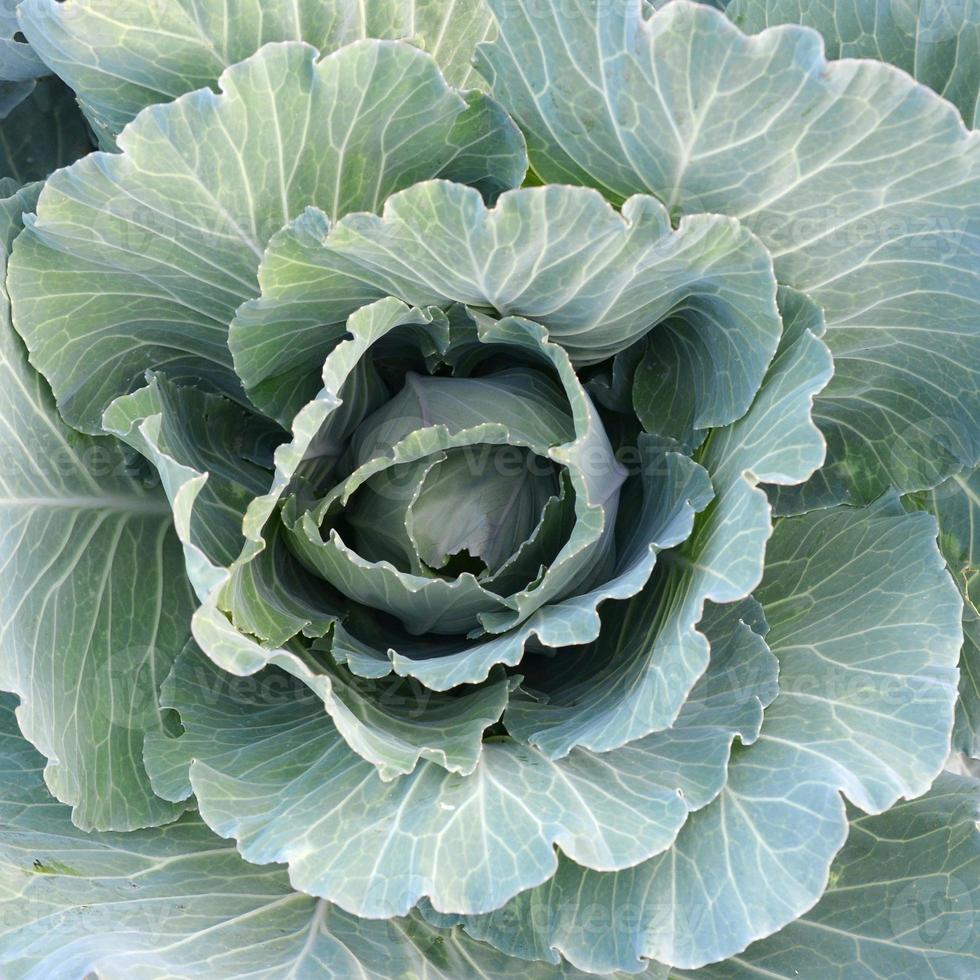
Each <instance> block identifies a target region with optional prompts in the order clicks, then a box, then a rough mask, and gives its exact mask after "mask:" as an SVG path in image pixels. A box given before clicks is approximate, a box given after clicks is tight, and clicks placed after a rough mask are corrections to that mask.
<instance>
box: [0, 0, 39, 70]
mask: <svg viewBox="0 0 980 980" xmlns="http://www.w3.org/2000/svg"><path fill="white" fill-rule="evenodd" d="M19 2H20V0H0V82H26V81H30V80H31V79H32V78H40V77H41V76H42V75H47V74H48V72H49V70H50V69H49V68H48V66H47V65H46V64H45V63H44V62H43V61H41V59H40V58H39V57H38V56H37V54H35V52H34V49H33V48H32V47H31V46H30V45H29V44H28V43H27V42H26V41H25V40H24V38H23V36H21V37H19V38H18V37H17V35H18V33H20V24H18V23H17V4H18V3H19Z"/></svg>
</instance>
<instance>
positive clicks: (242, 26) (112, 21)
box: [20, 0, 493, 138]
mask: <svg viewBox="0 0 980 980" xmlns="http://www.w3.org/2000/svg"><path fill="white" fill-rule="evenodd" d="M20 23H21V27H22V29H23V31H24V34H25V35H26V36H27V38H28V40H29V41H30V42H31V44H32V45H33V46H34V49H35V51H36V52H37V53H38V54H39V55H40V56H41V57H42V58H43V59H44V60H45V61H46V62H47V63H48V65H50V66H51V68H52V69H53V70H54V71H55V72H57V73H58V75H60V76H61V77H62V78H63V79H65V81H66V82H68V84H69V85H71V86H72V88H74V89H75V90H76V91H77V92H78V94H79V96H80V97H81V100H82V104H83V105H84V106H85V109H86V112H87V113H88V114H89V116H90V118H91V119H92V120H93V122H94V123H95V125H96V126H97V128H99V129H100V130H102V131H104V132H105V133H106V135H107V136H108V137H110V138H111V136H112V134H115V133H118V132H119V131H120V130H121V129H122V128H123V127H124V126H125V125H126V123H128V122H129V121H130V120H131V119H133V117H134V116H136V114H137V113H138V112H139V111H140V110H141V109H143V108H145V107H146V106H148V105H152V104H154V103H158V102H169V101H170V100H171V99H175V98H177V97H178V96H180V95H183V94H184V93H185V92H189V91H191V90H192V89H196V88H202V87H204V86H211V87H214V86H215V84H216V83H217V81H218V79H219V78H220V76H221V74H222V72H223V71H225V69H226V68H229V67H231V66H232V65H234V64H236V63H237V62H239V61H243V60H244V59H245V58H248V57H250V56H251V55H253V54H254V53H255V52H256V51H258V50H259V48H261V47H262V46H263V45H264V44H267V43H269V42H272V41H307V42H308V43H310V44H312V45H313V46H314V47H316V48H318V49H320V50H321V51H323V52H327V51H335V50H336V49H337V48H340V47H342V46H343V45H345V44H349V43H350V42H352V41H358V40H362V39H364V38H382V39H389V40H399V39H408V40H412V41H414V42H415V43H417V44H418V45H419V46H421V47H422V48H424V49H425V50H427V51H429V53H430V54H432V55H433V57H434V58H435V60H436V63H437V64H438V65H439V67H440V68H441V69H442V70H443V72H444V73H445V75H446V78H447V79H448V80H449V82H450V84H451V85H454V86H456V87H458V88H473V87H476V86H479V85H482V79H481V78H480V76H479V75H477V74H476V73H475V72H473V71H472V70H471V67H470V62H471V59H472V56H473V48H474V47H475V45H476V44H477V42H479V41H482V40H485V39H486V38H488V37H491V36H492V25H493V20H492V18H491V16H490V13H489V11H488V10H487V8H486V6H485V5H484V3H483V2H482V0H466V2H465V3H461V2H458V0H370V3H364V2H359V0H296V2H291V3H285V2H282V0H274V2H269V0H225V2H223V3H220V4H216V3H213V2H210V0H164V2H152V3H147V2H146V0H113V2H112V5H111V6H109V7H107V6H106V4H105V3H104V2H103V0H71V2H70V3H69V4H68V5H67V6H66V5H65V4H63V3H61V2H59V0H24V2H23V3H21V5H20Z"/></svg>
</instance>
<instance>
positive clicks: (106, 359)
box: [10, 41, 524, 432]
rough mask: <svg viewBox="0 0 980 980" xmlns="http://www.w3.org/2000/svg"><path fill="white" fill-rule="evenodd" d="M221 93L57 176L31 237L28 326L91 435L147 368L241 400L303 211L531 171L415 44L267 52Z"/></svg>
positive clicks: (21, 283) (229, 76)
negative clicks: (436, 182)
mask: <svg viewBox="0 0 980 980" xmlns="http://www.w3.org/2000/svg"><path fill="white" fill-rule="evenodd" d="M220 84H221V88H222V92H221V94H219V95H215V94H214V93H213V92H211V91H210V90H207V89H205V90H201V91H198V92H193V93H189V94H187V95H185V96H184V97H182V98H180V99H179V100H177V101H176V102H173V103H170V104H168V105H162V106H153V107H151V108H149V109H147V110H146V112H144V113H143V114H141V115H140V117H139V119H138V120H136V121H134V122H133V124H132V125H131V126H129V127H128V128H127V129H126V131H125V132H124V133H123V135H121V136H120V139H119V145H120V148H121V149H122V151H123V152H122V153H120V154H93V155H90V156H89V157H88V158H86V159H84V160H81V161H79V162H78V163H77V164H76V165H74V166H73V167H69V168H67V169H65V170H63V171H60V172H58V173H57V174H56V175H54V176H53V177H52V178H51V179H50V180H49V181H48V183H47V185H46V187H45V189H44V192H43V193H42V195H41V198H40V200H39V202H38V213H37V216H36V217H32V218H30V219H29V221H28V227H27V229H26V230H25V232H24V233H23V234H22V235H21V236H20V238H19V239H18V242H17V245H16V248H15V252H14V256H13V258H12V259H11V265H10V289H11V294H12V300H13V305H14V320H15V322H16V324H17V329H18V330H19V331H20V333H21V335H22V336H23V337H24V338H25V340H26V342H27V345H28V347H29V348H30V349H31V351H32V363H34V364H35V365H36V366H37V367H38V369H39V370H40V371H41V372H42V374H44V375H45V376H46V377H47V378H48V380H49V381H50V382H51V385H52V388H53V389H54V391H55V395H56V397H57V398H58V400H59V408H60V410H61V412H62V414H63V415H64V416H65V418H66V419H67V420H68V421H69V422H71V423H72V424H74V425H76V426H79V427H82V428H84V429H85V430H86V431H91V432H95V431H98V425H99V421H100V418H101V414H102V411H103V410H104V408H105V407H106V406H107V405H108V403H109V402H111V401H112V399H113V398H114V397H116V396H117V395H120V394H125V393H126V392H128V391H130V390H132V389H133V388H135V387H137V386H138V385H139V384H140V383H141V381H142V377H143V374H144V372H145V370H146V369H148V368H153V369H159V370H161V371H163V372H164V373H166V374H167V376H168V377H169V378H170V379H171V381H173V382H175V383H177V384H180V383H185V382H186V383H193V384H197V385H198V386H206V387H208V388H210V389H211V390H218V391H221V392H224V393H226V394H228V395H230V396H231V397H233V398H237V399H239V400H244V395H243V393H242V390H241V386H240V382H239V380H238V377H237V376H236V374H235V372H234V370H233V367H232V362H231V355H230V354H229V351H228V347H227V327H228V324H229V323H230V321H231V319H232V316H233V315H234V311H235V309H236V307H237V306H238V305H239V304H240V303H241V302H242V301H243V300H245V299H248V298H250V297H251V296H253V295H254V294H255V292H256V291H257V290H256V270H257V268H258V264H259V261H260V259H261V257H262V252H263V249H264V248H265V245H266V243H267V242H268V240H269V238H270V237H271V236H272V235H273V233H274V232H276V231H277V230H278V229H280V228H281V227H282V226H283V225H284V224H285V223H286V222H288V221H289V220H290V219H292V218H293V217H294V216H295V215H296V214H297V213H298V212H300V211H301V210H302V209H303V208H304V207H305V206H306V205H309V204H316V205H319V206H320V207H322V208H323V209H324V210H325V211H326V212H328V213H329V214H330V215H331V216H332V217H333V218H336V217H339V216H340V215H341V214H343V213H345V212H347V211H350V210H359V209H365V208H367V209H373V208H378V207H380V205H381V203H382V201H383V200H384V198H385V197H386V196H387V195H389V194H390V193H392V192H393V191H395V190H398V189H399V188H402V187H405V186H407V185H409V184H412V183H414V182H415V181H417V180H420V179H424V178H429V177H435V176H445V177H450V178H457V179H461V180H468V181H472V182H473V183H474V184H478V185H480V186H481V188H483V189H484V190H485V191H486V192H487V193H494V192H496V191H499V190H502V189H503V188H505V187H508V186H512V185H513V184H515V183H519V181H520V179H521V177H522V175H523V172H524V150H523V144H522V141H521V138H520V135H519V134H518V133H517V131H516V130H515V129H514V127H513V124H512V123H510V121H509V120H507V119H506V117H504V116H503V115H502V114H501V113H500V112H499V111H492V110H491V109H488V106H487V105H486V104H485V100H483V99H482V97H478V96H474V97H473V98H471V99H469V101H467V100H466V99H464V98H463V97H461V96H460V95H459V94H458V93H456V92H455V91H454V90H452V89H450V88H448V87H447V86H446V84H445V81H444V80H443V78H442V76H441V75H440V74H439V71H438V69H437V67H436V64H435V62H434V61H433V60H432V59H431V57H429V56H428V55H426V54H424V53H422V52H421V51H419V50H417V49H416V48H414V47H411V46H409V45H406V44H402V43H399V42H395V41H359V42H357V43H355V44H353V45H349V46H347V47H345V48H343V49H341V50H340V51H337V52H335V53H334V54H331V55H327V56H325V57H323V58H321V59H319V60H318V59H317V53H316V51H315V49H314V48H311V47H310V46H308V45H305V44H300V43H295V42H294V43H283V44H273V45H268V46H266V47H265V48H263V49H262V50H261V51H260V52H258V53H257V54H255V55H253V56H252V57H251V58H249V59H247V60H246V61H243V62H239V63H238V64H236V65H234V66H233V67H231V68H229V69H228V70H227V71H226V72H225V73H224V74H223V75H222V76H221V79H220ZM379 163H380V166H379V165H378V164H379ZM337 339H339V336H338V335H334V337H333V342H334V343H335V342H336V340H337ZM328 346H329V345H328ZM317 363H318V362H317V361H314V362H313V364H314V370H315V369H316V366H317ZM320 363H322V362H320Z"/></svg>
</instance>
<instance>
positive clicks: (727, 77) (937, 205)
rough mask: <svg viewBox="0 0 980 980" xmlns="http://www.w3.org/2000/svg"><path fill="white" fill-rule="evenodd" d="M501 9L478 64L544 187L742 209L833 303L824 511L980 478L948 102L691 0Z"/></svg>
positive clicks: (970, 285)
mask: <svg viewBox="0 0 980 980" xmlns="http://www.w3.org/2000/svg"><path fill="white" fill-rule="evenodd" d="M490 5H491V7H492V9H493V10H494V13H495V15H496V17H497V20H498V23H499V28H500V37H499V39H498V40H497V41H495V42H494V43H492V44H490V45H481V47H480V48H479V50H478V55H477V59H478V60H477V65H478V67H479V69H480V70H481V71H482V72H483V73H484V74H485V75H486V76H487V78H488V79H489V80H490V81H491V83H492V90H493V92H494V94H495V95H496V97H497V98H498V99H500V101H501V102H502V103H503V105H504V107H505V108H506V109H507V110H508V111H509V112H511V114H512V115H513V116H514V117H515V118H516V119H517V120H518V122H519V123H520V125H521V127H522V129H523V130H524V132H525V135H526V137H527V139H528V148H529V154H530V157H531V162H532V166H533V167H534V170H535V172H536V174H537V175H538V176H539V177H540V178H541V179H542V180H544V181H557V182H568V183H575V184H586V185H589V186H593V187H597V188H599V189H600V190H602V191H603V193H605V194H606V195H607V196H608V197H609V198H611V199H612V200H614V201H622V200H625V199H626V198H628V197H629V196H630V195H632V194H636V193H643V192H646V193H652V194H655V195H657V196H658V197H659V198H660V199H661V200H663V201H664V202H665V203H666V205H667V206H668V207H669V208H670V209H671V211H672V213H677V212H680V213H683V214H685V215H687V214H691V213H694V212H709V213H714V212H718V213H722V214H728V215H733V216H735V217H738V218H739V219H740V220H741V221H742V222H744V224H745V226H746V227H748V228H750V229H751V230H752V231H753V232H755V233H756V234H757V235H758V237H759V238H760V239H761V240H762V241H763V242H764V243H765V245H766V246H767V248H768V249H769V251H770V253H771V255H772V256H773V260H774V265H775V270H776V276H777V278H778V279H779V281H780V282H781V283H784V284H786V285H789V286H792V287H795V288H797V289H799V290H801V291H803V292H805V293H807V294H808V295H809V296H810V297H811V298H812V299H813V300H815V301H816V302H817V303H818V304H819V305H820V306H821V307H822V308H823V310H824V313H825V315H826V319H827V334H826V339H827V343H828V345H829V346H830V348H831V350H832V352H833V354H834V360H835V375H834V380H833V381H832V382H831V384H830V385H829V386H828V387H827V389H826V391H825V392H824V393H823V394H822V395H821V397H820V398H818V399H817V403H816V407H815V413H816V417H817V419H818V422H819V423H820V425H821V428H822V430H823V431H824V433H825V435H826V436H827V440H828V444H829V451H828V463H827V468H826V469H825V470H824V471H823V477H822V479H823V480H824V481H825V482H826V484H827V487H828V491H829V492H828V493H826V494H825V498H826V499H825V502H836V501H838V500H841V499H845V498H846V499H850V500H852V501H855V502H862V501H868V500H872V499H874V498H875V497H876V496H877V495H878V494H880V492H881V491H882V490H883V489H885V488H886V487H888V486H889V485H893V486H895V487H898V488H899V489H902V490H914V489H923V488H928V487H930V486H934V485H935V484H937V483H938V482H940V481H941V480H942V479H943V478H944V477H945V476H948V475H950V474H952V473H953V472H956V471H957V470H959V469H960V468H961V467H962V466H963V465H964V464H966V465H968V466H971V467H972V466H975V465H976V463H977V461H978V458H980V428H978V427H977V425H976V422H975V420H976V418H977V417H978V416H980V363H978V358H977V355H976V351H977V320H978V318H977V308H978V303H980V244H978V243H980V234H978V225H980V208H978V205H977V202H978V200H980V136H977V135H976V133H968V132H967V131H966V130H965V129H964V127H963V124H962V120H961V119H960V118H959V116H958V114H957V113H956V112H955V111H954V109H953V107H952V106H951V105H949V103H947V102H945V101H943V100H941V99H940V98H939V97H938V96H936V95H935V94H934V93H932V92H931V91H929V90H928V89H926V88H925V87H923V86H920V85H916V84H915V82H914V81H913V80H912V79H910V78H909V77H908V76H906V75H904V74H903V73H901V72H897V71H895V70H894V69H893V68H891V67H890V66H887V65H882V64H880V63H877V62H873V61H857V60H855V61H835V62H827V61H825V59H824V57H823V55H822V52H821V41H820V38H819V36H818V35H817V34H816V33H815V32H812V31H810V30H807V29H805V28H800V27H794V26H783V27H780V28H776V29H773V30H770V31H766V32H764V33H762V34H759V35H755V36H751V37H747V36H745V35H743V34H742V33H741V32H740V31H739V30H738V29H737V28H735V27H734V26H733V25H732V24H731V22H730V21H728V20H727V18H726V17H725V16H724V15H723V14H721V13H719V12H718V11H717V10H713V9H711V8H710V7H707V6H704V5H701V4H692V3H687V2H684V0H675V2H673V3H669V4H667V5H666V6H664V7H663V9H661V10H659V11H658V12H656V13H654V14H653V15H652V16H650V17H649V18H647V19H644V18H642V17H641V16H640V10H641V7H640V3H639V0H625V2H623V3H609V4H606V3H600V4H594V3H590V2H586V0H572V2H571V3H569V4H564V5H562V8H561V11H560V13H559V8H557V7H554V6H552V5H549V4H532V5H525V4H521V3H512V2H510V0H490ZM559 78H561V79H565V80H566V81H564V82H563V83H562V84H560V85H559V84H555V82H554V80H555V79H559ZM786 507H787V509H795V508H791V506H790V498H789V496H788V495H787V498H786Z"/></svg>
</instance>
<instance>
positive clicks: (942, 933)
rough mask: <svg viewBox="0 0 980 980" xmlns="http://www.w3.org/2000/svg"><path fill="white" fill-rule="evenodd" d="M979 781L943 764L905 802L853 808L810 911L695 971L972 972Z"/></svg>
mask: <svg viewBox="0 0 980 980" xmlns="http://www.w3.org/2000/svg"><path fill="white" fill-rule="evenodd" d="M978 787H980V783H977V781H976V780H972V779H965V778H962V777H959V776H954V775H951V774H949V773H944V774H942V775H941V776H940V777H939V779H938V780H937V781H936V783H935V785H934V786H933V788H932V789H931V790H930V791H929V792H928V793H927V794H926V795H925V796H922V797H919V798H918V799H916V800H912V801H911V802H908V803H906V802H902V803H898V804H897V805H896V806H894V807H892V808H891V809H890V810H887V811H885V812H884V813H881V814H877V815H875V816H870V817H869V816H864V815H863V814H860V813H857V812H854V811H852V812H851V824H850V831H849V834H848V838H847V843H846V844H845V845H844V847H843V849H842V850H841V852H840V854H839V855H838V856H837V859H836V860H835V861H834V863H833V865H832V867H831V870H830V883H829V885H828V887H827V890H826V891H825V892H824V894H823V897H822V898H821V899H820V901H819V902H818V903H817V904H816V906H814V908H812V909H811V910H810V911H809V912H807V913H806V914H805V915H803V916H802V917H801V918H799V919H797V920H796V922H793V923H792V924H790V925H788V926H787V927H786V928H785V929H782V930H781V931H780V932H777V933H776V934H775V935H774V936H770V937H769V938H768V939H764V940H762V941H761V942H758V943H753V944H752V945H751V946H749V948H748V949H747V950H745V951H744V952H742V953H739V954H738V955H737V956H733V957H731V958H730V959H727V960H725V961H724V962H723V963H719V964H717V965H715V966H711V967H706V968H705V969H703V970H698V971H696V972H694V973H678V974H677V976H678V977H689V978H692V980H694V978H697V980H707V978H717V980H748V978H756V977H767V978H779V977H785V978H786V980H902V978H914V980H920V978H926V977H935V978H940V977H941V978H943V980H972V978H973V977H975V976H976V975H977V973H978V971H980V953H978V950H977V945H976V938H977V924H978V923H977V916H978V911H977V910H978V908H980V835H978V834H977V828H976V822H977V819H978V817H980V789H978Z"/></svg>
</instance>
